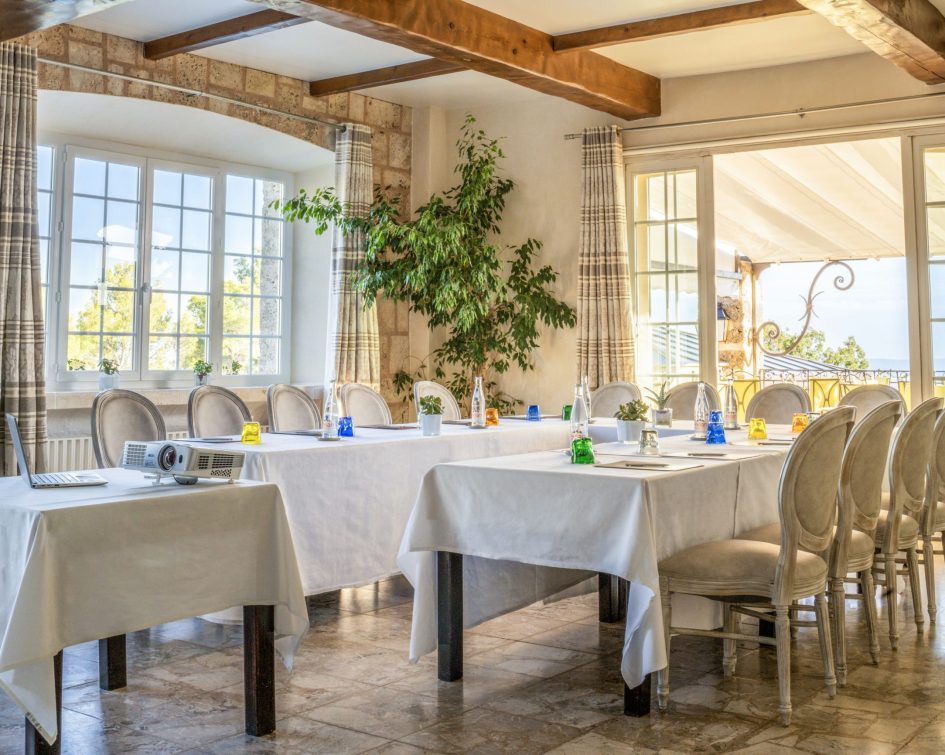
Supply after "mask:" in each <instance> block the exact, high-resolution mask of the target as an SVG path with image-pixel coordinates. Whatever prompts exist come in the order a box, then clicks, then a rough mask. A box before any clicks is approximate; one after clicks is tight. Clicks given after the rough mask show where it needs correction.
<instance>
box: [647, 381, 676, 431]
mask: <svg viewBox="0 0 945 755" xmlns="http://www.w3.org/2000/svg"><path fill="white" fill-rule="evenodd" d="M667 385H668V383H667V382H666V381H664V382H662V383H661V384H660V387H659V390H657V391H654V390H653V389H651V388H647V389H646V392H647V393H649V394H650V400H651V401H652V402H653V404H654V406H653V424H654V425H656V426H657V427H672V425H673V410H672V409H671V408H670V407H668V406H666V404H668V403H669V389H668V388H667V387H666V386H667Z"/></svg>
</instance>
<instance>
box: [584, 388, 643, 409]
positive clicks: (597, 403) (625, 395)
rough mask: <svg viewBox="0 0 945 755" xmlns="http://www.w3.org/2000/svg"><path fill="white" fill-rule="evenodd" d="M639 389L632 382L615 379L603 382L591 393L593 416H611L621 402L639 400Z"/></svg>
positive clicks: (626, 402)
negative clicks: (611, 381) (610, 381)
mask: <svg viewBox="0 0 945 755" xmlns="http://www.w3.org/2000/svg"><path fill="white" fill-rule="evenodd" d="M641 398H642V394H641V393H640V389H639V388H637V386H635V385H634V384H633V383H625V382H623V381H622V380H615V381H614V382H613V383H605V384H604V385H602V386H601V387H600V388H598V389H597V390H596V391H594V392H593V393H592V394H591V411H592V412H594V416H595V417H613V416H614V415H615V414H616V413H617V409H618V408H619V407H620V405H621V404H628V403H630V402H631V401H639V400H640V399H641Z"/></svg>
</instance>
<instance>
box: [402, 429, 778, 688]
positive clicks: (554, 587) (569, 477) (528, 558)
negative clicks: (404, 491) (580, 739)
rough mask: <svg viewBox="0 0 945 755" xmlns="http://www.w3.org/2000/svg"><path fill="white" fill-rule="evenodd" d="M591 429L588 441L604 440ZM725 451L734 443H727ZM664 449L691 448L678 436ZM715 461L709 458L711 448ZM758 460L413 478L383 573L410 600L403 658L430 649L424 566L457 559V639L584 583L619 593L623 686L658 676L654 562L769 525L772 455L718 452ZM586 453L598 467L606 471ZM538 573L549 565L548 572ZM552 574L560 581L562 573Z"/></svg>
mask: <svg viewBox="0 0 945 755" xmlns="http://www.w3.org/2000/svg"><path fill="white" fill-rule="evenodd" d="M606 432H607V431H606V429H605V428H602V427H597V429H595V430H594V434H595V435H606ZM729 435H730V440H736V441H737V440H739V439H741V438H744V433H743V432H742V433H730V434H729ZM661 448H662V450H663V451H664V452H668V451H674V450H675V451H680V450H684V451H689V450H704V449H706V446H705V444H704V443H697V442H694V441H690V440H688V439H687V436H686V435H677V436H676V437H669V438H663V439H662V440H661ZM712 448H713V449H718V448H719V447H717V446H716V447H712ZM724 450H727V451H729V452H731V453H739V454H752V453H756V454H758V455H757V456H755V457H754V458H745V459H740V460H737V461H736V460H728V461H720V460H705V461H701V460H695V459H691V460H683V459H675V460H671V459H669V458H666V459H662V460H661V461H673V462H676V463H686V462H687V461H689V462H698V463H700V464H702V466H701V467H699V468H696V469H691V470H687V471H678V472H654V471H640V470H633V471H629V470H612V469H602V468H599V467H593V466H578V465H572V464H571V463H570V460H569V458H568V457H567V456H566V455H565V454H563V453H555V452H542V453H532V454H526V455H521V456H517V457H508V456H507V457H502V458H492V459H482V460H478V461H468V462H461V463H453V464H442V465H440V466H438V467H436V468H434V469H433V470H432V471H431V472H430V473H429V474H428V475H427V476H426V477H425V478H424V480H423V485H422V488H421V490H420V494H419V496H418V498H417V502H416V506H415V507H414V509H413V511H412V513H411V515H410V521H409V522H408V524H407V530H406V532H405V533H404V537H403V541H402V543H401V547H400V553H399V555H398V559H397V563H398V565H399V566H400V568H401V569H402V571H403V573H404V574H405V575H406V577H407V578H408V579H409V580H410V582H411V584H412V585H413V586H414V588H415V590H416V592H415V595H414V611H413V630H412V636H411V641H410V657H411V660H414V661H415V660H417V659H419V658H420V657H421V656H423V655H424V654H426V653H429V652H432V651H433V650H435V649H436V646H437V635H436V557H435V553H434V552H433V551H449V552H452V553H461V554H463V555H464V559H463V593H464V615H463V621H464V625H465V626H466V627H471V626H475V625H476V624H478V623H480V622H482V621H485V620H486V619H489V618H491V617H493V616H497V615H499V614H501V613H505V612H507V611H511V610H516V609H518V608H521V607H523V606H526V605H529V604H530V603H533V602H535V601H537V600H541V599H543V598H546V597H548V596H549V595H552V594H554V592H556V591H558V590H560V589H562V588H564V587H566V586H567V585H568V584H574V583H576V582H578V581H580V580H581V579H583V578H585V577H587V576H589V574H590V573H593V572H603V573H606V574H613V575H617V576H619V577H623V578H624V579H626V580H628V581H629V582H630V583H631V584H630V593H629V600H628V619H627V628H626V635H625V641H624V654H623V664H622V671H623V676H624V679H626V681H627V683H628V684H629V685H630V686H636V685H637V684H639V683H640V682H641V681H642V680H643V678H644V676H645V675H646V674H648V673H650V672H652V671H655V670H658V669H660V668H663V667H664V666H665V665H666V652H665V648H664V642H663V633H662V616H661V611H660V608H659V597H658V596H659V580H658V573H657V563H658V561H659V560H660V559H663V558H666V557H667V556H670V555H672V554H674V553H676V552H678V551H680V550H682V549H684V548H687V547H689V546H692V545H696V544H699V543H703V542H709V541H714V540H721V539H725V538H731V537H733V536H735V535H737V534H739V533H741V532H743V531H745V530H746V529H749V528H752V527H755V526H759V525H762V524H767V523H769V522H772V521H777V518H778V514H777V484H778V479H779V476H780V471H781V466H782V463H783V460H784V455H785V453H786V450H787V449H786V447H776V446H765V447H756V448H746V447H739V446H731V447H724ZM608 451H610V452H612V453H615V454H627V453H628V452H629V451H630V449H629V448H628V447H627V446H620V445H617V444H612V445H609V446H605V445H597V446H595V453H596V454H598V461H599V462H604V463H606V462H609V461H617V460H618V459H617V458H616V457H609V456H604V454H605V453H607V452H608ZM546 567H555V568H554V569H548V568H546ZM562 570H564V571H562Z"/></svg>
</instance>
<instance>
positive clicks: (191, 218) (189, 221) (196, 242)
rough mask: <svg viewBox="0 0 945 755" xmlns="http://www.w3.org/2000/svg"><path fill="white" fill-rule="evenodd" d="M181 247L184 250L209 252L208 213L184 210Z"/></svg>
mask: <svg viewBox="0 0 945 755" xmlns="http://www.w3.org/2000/svg"><path fill="white" fill-rule="evenodd" d="M182 242H183V243H182V246H183V247H184V248H185V249H199V250H201V251H209V250H210V213H209V212H196V211H194V210H184V231H183V234H182Z"/></svg>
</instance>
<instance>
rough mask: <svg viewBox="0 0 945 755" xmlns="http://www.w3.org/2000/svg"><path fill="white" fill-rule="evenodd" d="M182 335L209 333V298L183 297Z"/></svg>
mask: <svg viewBox="0 0 945 755" xmlns="http://www.w3.org/2000/svg"><path fill="white" fill-rule="evenodd" d="M181 305H182V307H183V308H182V311H181V317H180V332H181V333H192V334H197V333H206V332H207V297H206V296H198V295H197V294H190V295H185V296H181Z"/></svg>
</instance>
